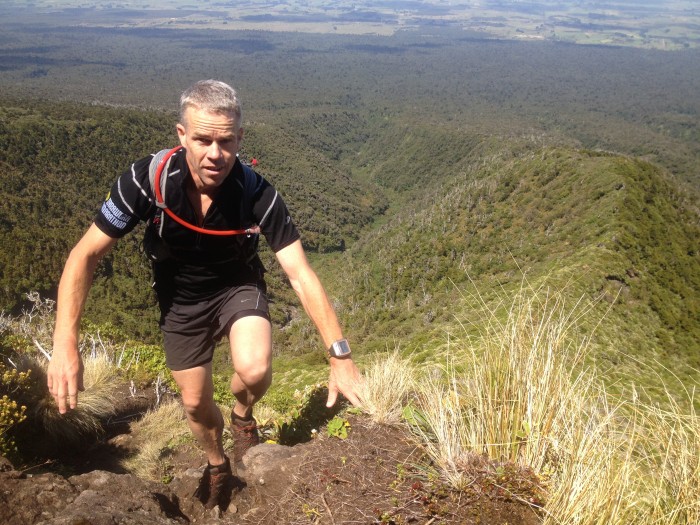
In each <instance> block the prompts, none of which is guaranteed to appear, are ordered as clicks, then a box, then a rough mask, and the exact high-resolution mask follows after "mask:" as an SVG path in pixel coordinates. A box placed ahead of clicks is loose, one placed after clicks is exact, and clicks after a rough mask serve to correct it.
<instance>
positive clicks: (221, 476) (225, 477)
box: [194, 458, 233, 510]
mask: <svg viewBox="0 0 700 525" xmlns="http://www.w3.org/2000/svg"><path fill="white" fill-rule="evenodd" d="M232 481H233V474H232V472H231V462H230V461H229V459H228V458H226V463H224V464H223V465H217V466H215V467H212V466H211V465H209V463H207V468H205V469H204V474H202V479H200V480H199V486H198V487H197V490H196V491H195V493H194V496H195V497H196V498H198V499H199V501H201V502H202V505H204V508H205V509H207V510H209V509H213V508H214V507H216V506H217V505H218V506H219V509H222V510H223V508H224V507H226V505H227V504H228V500H229V499H230V497H231V489H232Z"/></svg>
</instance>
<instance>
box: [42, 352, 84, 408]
mask: <svg viewBox="0 0 700 525" xmlns="http://www.w3.org/2000/svg"><path fill="white" fill-rule="evenodd" d="M46 377H47V384H48V387H49V392H50V393H51V395H52V396H53V399H54V401H55V402H56V405H58V411H59V412H60V413H61V414H65V413H66V412H67V411H68V410H69V409H71V410H72V409H74V408H75V407H76V406H78V392H79V391H83V390H85V387H84V386H83V360H82V359H81V358H80V352H79V351H78V347H77V346H76V345H67V346H64V347H62V348H61V347H58V346H54V352H53V356H52V357H51V361H50V362H49V368H48V370H47V371H46Z"/></svg>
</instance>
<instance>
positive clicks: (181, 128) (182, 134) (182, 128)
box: [175, 124, 187, 148]
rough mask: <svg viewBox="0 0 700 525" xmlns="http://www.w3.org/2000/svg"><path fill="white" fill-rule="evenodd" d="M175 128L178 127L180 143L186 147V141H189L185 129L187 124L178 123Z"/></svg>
mask: <svg viewBox="0 0 700 525" xmlns="http://www.w3.org/2000/svg"><path fill="white" fill-rule="evenodd" d="M175 129H177V136H178V137H179V139H180V145H181V146H182V147H183V148H184V147H185V142H187V141H186V140H185V139H186V137H187V133H186V131H185V126H183V125H182V124H178V125H177V126H175Z"/></svg>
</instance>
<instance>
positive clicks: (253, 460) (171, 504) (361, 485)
mask: <svg viewBox="0 0 700 525" xmlns="http://www.w3.org/2000/svg"><path fill="white" fill-rule="evenodd" d="M348 420H349V422H350V425H351V427H350V431H349V433H348V437H347V438H346V439H340V438H337V437H331V436H328V435H327V434H326V433H325V432H323V431H321V432H319V433H318V437H316V438H315V439H313V440H310V441H308V442H307V443H302V444H298V445H295V446H292V447H288V446H282V445H276V444H262V445H260V446H258V447H255V448H253V449H251V450H250V451H249V453H248V454H247V455H246V456H245V458H244V460H243V462H242V463H241V464H239V465H238V466H237V469H236V487H235V490H234V492H233V494H232V498H231V502H230V504H228V505H227V507H226V508H225V509H214V511H209V512H204V510H203V508H202V506H201V504H200V503H199V502H197V501H196V500H194V499H193V497H192V494H193V492H194V491H195V488H196V486H197V483H198V480H199V478H200V476H201V472H202V469H203V466H204V460H203V456H202V454H201V452H200V451H199V450H197V449H196V447H194V446H193V445H191V444H189V445H188V444H184V445H182V446H181V447H180V448H178V449H177V450H176V451H175V453H174V454H173V456H172V458H171V460H172V463H173V466H174V472H175V475H174V478H173V479H172V480H171V481H170V482H169V483H167V484H165V483H159V482H153V481H146V480H143V479H139V478H137V477H136V476H134V475H133V474H130V473H126V472H124V471H123V468H122V467H120V464H119V461H118V459H119V458H120V457H124V456H125V455H127V454H129V453H130V451H129V450H128V443H129V442H130V441H131V440H129V439H125V436H128V425H124V426H123V428H122V429H121V430H120V431H119V433H117V435H112V436H111V438H110V439H108V440H105V441H104V442H102V443H99V444H97V445H95V446H94V447H92V448H91V449H89V450H85V451H84V453H83V454H81V455H80V457H79V458H76V457H73V458H71V459H64V460H63V462H62V463H56V462H52V463H49V464H45V465H41V466H39V467H34V468H31V469H28V470H24V471H18V470H15V469H14V468H13V467H12V465H10V464H9V462H7V461H4V462H3V463H2V464H0V515H1V516H2V519H1V520H0V521H2V523H4V524H6V525H27V524H46V525H48V524H52V525H88V524H90V525H114V524H129V525H141V524H143V525H146V524H149V525H151V524H164V525H165V524H184V523H201V524H214V523H217V524H220V523H231V524H233V523H236V524H273V523H274V524H279V523H284V524H309V523H319V524H320V523H324V524H333V525H335V524H350V523H387V524H405V523H417V524H423V525H427V524H441V523H460V524H490V525H504V524H508V525H536V524H538V523H540V521H541V519H540V516H539V515H538V513H537V512H536V511H535V509H534V507H533V506H532V505H530V504H528V503H527V499H528V498H527V494H530V495H533V494H536V490H535V489H534V487H532V486H526V487H522V486H521V487H519V488H520V489H523V490H519V492H520V493H521V495H520V496H518V497H515V496H513V491H512V489H513V488H514V484H513V480H514V479H516V477H512V478H511V480H510V481H509V482H508V483H510V485H509V487H504V485H503V484H502V483H499V482H498V479H497V476H496V474H495V471H494V469H492V468H490V467H489V466H488V465H487V464H486V463H485V462H478V461H477V462H474V464H473V465H471V466H470V467H469V468H471V469H473V473H474V482H473V483H472V484H471V485H470V486H469V487H467V488H466V489H464V490H462V491H453V490H450V489H449V488H447V487H446V486H445V485H444V484H442V483H441V482H440V481H439V480H436V479H435V476H434V475H431V473H430V471H429V470H428V469H426V468H425V465H426V462H425V458H424V457H423V455H422V452H421V450H420V448H419V447H418V446H417V445H416V443H415V441H414V440H413V439H412V437H411V436H410V435H409V433H408V432H407V431H406V430H405V429H404V428H403V427H387V426H375V425H372V424H371V423H370V422H369V420H368V419H366V418H364V417H362V416H348ZM68 463H70V465H68ZM67 465H68V466H69V468H67ZM59 472H62V473H63V474H60V473H59ZM498 472H499V473H500V474H499V475H500V476H502V472H503V469H499V470H498ZM527 479H528V478H527V476H517V480H518V483H520V484H521V485H522V483H523V482H526V481H527ZM515 488H518V487H515ZM523 494H525V495H526V496H523Z"/></svg>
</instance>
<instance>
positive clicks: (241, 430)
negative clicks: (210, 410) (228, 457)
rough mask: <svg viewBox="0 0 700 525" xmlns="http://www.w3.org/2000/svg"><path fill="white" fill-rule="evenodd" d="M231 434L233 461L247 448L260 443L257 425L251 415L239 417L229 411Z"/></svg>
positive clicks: (242, 454) (236, 461)
mask: <svg viewBox="0 0 700 525" xmlns="http://www.w3.org/2000/svg"><path fill="white" fill-rule="evenodd" d="M231 435H232V436H233V461H234V462H235V463H238V462H239V461H241V460H242V459H243V456H244V455H245V453H246V452H248V450H249V449H251V448H253V447H254V446H255V445H259V444H260V436H259V435H258V425H257V423H256V422H255V419H253V418H252V417H251V418H250V419H249V420H243V419H240V418H239V417H238V416H236V415H235V414H234V413H233V411H231Z"/></svg>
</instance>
